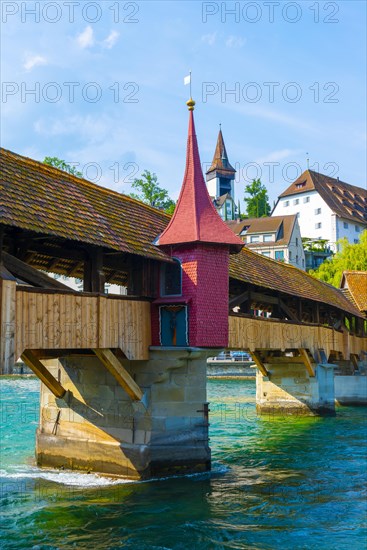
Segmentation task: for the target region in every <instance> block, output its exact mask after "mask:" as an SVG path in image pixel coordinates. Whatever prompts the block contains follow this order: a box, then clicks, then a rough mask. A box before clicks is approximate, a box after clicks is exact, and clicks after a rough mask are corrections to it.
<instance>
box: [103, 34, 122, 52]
mask: <svg viewBox="0 0 367 550" xmlns="http://www.w3.org/2000/svg"><path fill="white" fill-rule="evenodd" d="M119 36H120V33H119V32H117V31H111V32H110V34H109V35H108V36H107V38H106V39H105V40H103V42H102V46H103V47H104V48H107V49H109V50H110V49H111V48H113V46H114V45H115V44H116V42H117V39H118V37H119Z"/></svg>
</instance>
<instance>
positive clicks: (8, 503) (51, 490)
mask: <svg viewBox="0 0 367 550" xmlns="http://www.w3.org/2000/svg"><path fill="white" fill-rule="evenodd" d="M1 388H2V392H1V395H2V409H1V446H2V456H1V471H0V474H1V505H2V522H1V539H0V547H1V548H4V549H6V550H8V549H9V550H10V549H33V550H46V549H47V550H49V549H59V548H60V549H64V548H70V549H71V548H72V549H78V550H79V549H85V548H88V549H90V550H100V549H117V548H124V549H125V548H126V549H136V550H146V549H152V550H163V549H177V550H178V549H185V550H186V549H189V550H196V549H200V550H202V549H203V550H205V549H222V548H223V549H228V548H234V549H239V548H241V549H242V548H244V549H260V550H268V549H272V550H273V549H282V550H287V549H292V550H293V549H317V550H333V549H338V550H344V549H348V550H359V549H361V550H362V549H363V550H366V548H367V535H366V502H367V492H366V477H367V463H366V448H367V445H366V443H367V433H366V432H367V424H366V408H349V407H345V408H340V409H338V411H337V416H336V417H335V418H322V419H320V418H278V419H270V418H260V417H258V416H257V415H256V411H255V382H253V381H245V380H244V381H238V380H227V381H220V380H210V381H208V399H209V401H210V403H211V405H210V409H211V413H210V438H211V439H210V444H211V448H212V456H213V470H212V472H211V473H208V474H202V475H194V476H186V477H178V478H174V479H172V478H171V479H163V480H159V481H158V480H153V481H149V482H119V481H111V480H108V479H105V478H103V477H99V476H96V475H94V474H81V473H73V472H54V471H45V470H40V469H38V468H37V467H36V466H35V465H34V463H33V456H34V444H35V430H36V426H37V421H38V400H39V383H38V381H37V380H36V379H34V378H13V379H10V378H3V379H2V380H1Z"/></svg>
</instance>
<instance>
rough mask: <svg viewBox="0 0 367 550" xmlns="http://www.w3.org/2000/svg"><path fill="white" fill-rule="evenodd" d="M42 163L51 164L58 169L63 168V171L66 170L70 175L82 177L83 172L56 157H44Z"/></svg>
mask: <svg viewBox="0 0 367 550" xmlns="http://www.w3.org/2000/svg"><path fill="white" fill-rule="evenodd" d="M43 163H44V164H48V165H49V166H53V167H54V168H58V169H59V170H63V171H64V172H67V173H68V174H71V175H72V176H77V177H78V178H82V177H83V174H82V173H81V172H79V171H78V170H77V169H76V168H75V166H70V164H68V163H67V162H65V161H64V160H61V159H59V158H58V157H45V158H44V160H43Z"/></svg>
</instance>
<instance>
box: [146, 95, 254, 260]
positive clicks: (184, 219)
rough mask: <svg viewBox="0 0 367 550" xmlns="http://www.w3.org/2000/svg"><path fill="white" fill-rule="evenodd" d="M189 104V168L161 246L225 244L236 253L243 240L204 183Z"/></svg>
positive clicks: (187, 164)
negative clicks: (220, 213) (224, 215)
mask: <svg viewBox="0 0 367 550" xmlns="http://www.w3.org/2000/svg"><path fill="white" fill-rule="evenodd" d="M187 104H188V106H189V128H188V136H187V150H186V168H185V174H184V179H183V183H182V187H181V193H180V196H179V198H178V201H177V205H176V208H175V211H174V214H173V216H172V218H171V221H170V222H169V224H168V225H167V227H166V229H165V230H164V231H163V233H162V234H161V235H160V236H159V239H158V241H157V244H158V246H171V245H178V244H186V243H205V244H211V245H212V244H213V245H226V246H228V248H229V251H230V252H231V253H237V252H238V251H239V250H241V248H242V247H243V242H242V241H241V239H240V238H239V237H237V236H236V235H235V234H234V233H233V232H232V231H231V230H230V229H229V228H228V227H227V226H226V224H225V223H224V221H223V220H222V219H221V217H220V216H219V214H218V212H217V211H216V209H215V207H214V205H213V202H212V200H211V198H210V196H209V193H208V189H207V187H206V185H205V181H204V176H203V172H202V169H201V162H200V155H199V147H198V142H197V137H196V131H195V123H194V114H193V108H194V105H195V102H194V101H193V100H190V101H188V102H187Z"/></svg>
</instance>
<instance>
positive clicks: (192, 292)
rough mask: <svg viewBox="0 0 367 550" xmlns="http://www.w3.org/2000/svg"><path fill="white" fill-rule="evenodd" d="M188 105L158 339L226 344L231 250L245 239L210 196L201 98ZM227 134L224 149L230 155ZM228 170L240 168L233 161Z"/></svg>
mask: <svg viewBox="0 0 367 550" xmlns="http://www.w3.org/2000/svg"><path fill="white" fill-rule="evenodd" d="M187 105H188V109H189V130H188V138H187V153H186V169H185V175H184V179H183V184H182V188H181V193H180V196H179V199H178V202H177V205H176V209H175V212H174V214H173V216H172V218H171V220H170V223H169V224H168V226H167V227H166V229H165V230H164V231H163V233H162V234H161V235H160V236H159V238H158V240H157V242H156V244H157V245H158V246H160V247H162V249H164V250H165V251H166V252H167V254H169V255H170V256H171V258H172V259H173V262H172V263H167V264H166V265H165V266H163V268H162V270H161V282H160V298H159V299H158V300H156V301H155V304H154V306H153V307H156V308H159V313H158V315H157V310H155V313H154V310H153V312H152V314H153V318H154V316H155V318H156V322H154V321H153V326H154V325H155V326H156V327H157V325H159V328H158V331H159V334H157V331H156V334H154V332H155V331H154V329H153V344H155V345H162V346H183V347H207V348H210V347H219V348H220V347H226V346H227V345H228V299H229V297H228V280H229V273H228V261H229V254H231V253H237V252H239V251H240V250H241V248H242V247H243V242H242V241H241V239H240V238H239V237H237V235H235V234H234V233H233V231H232V230H231V229H229V227H228V226H227V225H226V224H225V223H224V222H223V221H222V220H221V218H220V216H219V215H218V213H217V211H216V209H215V207H214V205H213V202H212V200H211V198H210V196H209V193H208V190H207V187H206V184H205V181H204V176H203V173H202V169H201V163H200V156H199V149H198V143H197V138H196V132H195V124H194V114H193V111H194V105H195V102H194V101H193V100H192V99H190V100H189V101H188V102H187ZM220 135H221V133H220ZM221 140H222V144H223V147H222V149H221V155H222V156H223V155H225V156H226V152H225V148H224V143H223V138H221ZM224 160H226V159H224V158H223V159H222V158H221V162H222V163H223V161H224ZM226 162H227V163H228V161H226ZM222 165H223V164H222ZM223 171H226V173H233V172H234V170H233V168H232V167H231V166H230V165H229V163H228V164H226V168H223ZM227 180H228V178H227ZM227 180H226V181H227ZM158 319H159V321H158ZM157 321H158V322H157Z"/></svg>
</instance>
